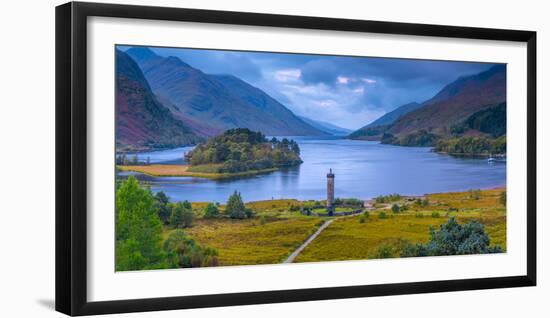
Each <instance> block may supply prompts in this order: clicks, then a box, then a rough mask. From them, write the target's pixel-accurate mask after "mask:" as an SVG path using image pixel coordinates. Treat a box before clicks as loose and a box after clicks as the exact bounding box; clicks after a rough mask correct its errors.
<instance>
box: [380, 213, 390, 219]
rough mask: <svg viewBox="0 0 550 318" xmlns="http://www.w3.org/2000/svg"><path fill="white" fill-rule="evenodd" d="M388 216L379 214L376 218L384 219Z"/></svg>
mask: <svg viewBox="0 0 550 318" xmlns="http://www.w3.org/2000/svg"><path fill="white" fill-rule="evenodd" d="M387 217H388V216H387V215H386V212H380V213H378V218H379V219H386V218H387Z"/></svg>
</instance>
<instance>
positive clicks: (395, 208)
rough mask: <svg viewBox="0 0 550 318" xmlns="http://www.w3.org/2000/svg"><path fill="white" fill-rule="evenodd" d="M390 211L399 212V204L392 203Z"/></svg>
mask: <svg viewBox="0 0 550 318" xmlns="http://www.w3.org/2000/svg"><path fill="white" fill-rule="evenodd" d="M391 211H392V212H393V213H399V212H400V209H399V205H397V204H395V203H394V204H393V205H392V206H391Z"/></svg>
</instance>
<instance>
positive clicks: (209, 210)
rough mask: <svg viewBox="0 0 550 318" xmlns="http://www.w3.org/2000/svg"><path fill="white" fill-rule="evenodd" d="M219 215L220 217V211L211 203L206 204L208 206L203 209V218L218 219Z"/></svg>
mask: <svg viewBox="0 0 550 318" xmlns="http://www.w3.org/2000/svg"><path fill="white" fill-rule="evenodd" d="M219 215H220V210H219V209H218V207H217V206H216V205H215V204H214V203H212V202H210V203H208V205H207V206H206V207H205V208H204V217H205V218H207V219H208V218H215V217H218V216H219Z"/></svg>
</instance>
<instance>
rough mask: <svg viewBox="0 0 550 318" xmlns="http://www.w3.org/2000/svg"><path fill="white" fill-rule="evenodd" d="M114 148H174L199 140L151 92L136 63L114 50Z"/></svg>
mask: <svg viewBox="0 0 550 318" xmlns="http://www.w3.org/2000/svg"><path fill="white" fill-rule="evenodd" d="M115 60H116V107H115V108H116V120H117V122H116V132H115V134H116V146H117V151H125V150H142V149H151V148H166V147H176V146H180V145H188V144H194V143H197V142H199V141H201V140H202V138H201V137H199V136H197V135H196V134H194V133H193V132H192V131H191V129H190V128H189V127H188V126H186V125H185V124H184V123H183V122H181V121H180V120H178V119H177V118H176V117H175V116H173V115H172V113H171V112H170V110H168V109H167V108H166V107H165V106H164V105H163V104H162V103H160V102H159V100H158V99H157V98H156V96H155V95H154V94H153V92H152V91H151V87H150V86H149V84H148V83H147V80H146V79H145V77H144V76H143V73H142V71H141V69H140V68H139V67H138V65H137V64H136V63H135V62H134V61H133V60H132V59H131V58H130V57H129V56H128V55H127V54H126V53H124V52H122V51H119V50H116V53H115Z"/></svg>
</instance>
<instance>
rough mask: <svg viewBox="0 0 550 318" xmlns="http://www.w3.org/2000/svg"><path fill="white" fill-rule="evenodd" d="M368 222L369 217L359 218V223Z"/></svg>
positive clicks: (362, 216)
mask: <svg viewBox="0 0 550 318" xmlns="http://www.w3.org/2000/svg"><path fill="white" fill-rule="evenodd" d="M366 221H367V217H366V216H365V215H361V216H360V217H359V223H365V222H366Z"/></svg>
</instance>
